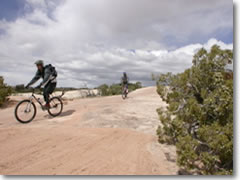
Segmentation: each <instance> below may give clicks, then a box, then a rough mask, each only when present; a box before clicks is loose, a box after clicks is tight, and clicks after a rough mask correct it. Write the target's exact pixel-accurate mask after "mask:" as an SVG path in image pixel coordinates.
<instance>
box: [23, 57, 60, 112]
mask: <svg viewBox="0 0 240 180" xmlns="http://www.w3.org/2000/svg"><path fill="white" fill-rule="evenodd" d="M35 64H36V66H37V72H36V75H35V76H34V77H33V79H32V80H31V81H30V82H29V83H28V84H27V86H26V88H28V87H29V86H31V85H32V84H34V83H35V82H37V81H38V80H39V79H40V78H42V79H43V81H42V82H41V83H40V84H39V85H38V86H37V87H36V88H41V86H44V88H43V97H44V100H45V102H46V104H45V105H44V109H49V108H50V104H49V95H50V94H52V93H53V91H54V89H55V88H56V85H57V72H56V70H55V67H53V66H52V65H51V64H49V65H46V66H44V63H43V60H37V61H36V62H35Z"/></svg>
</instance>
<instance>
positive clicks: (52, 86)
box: [43, 83, 56, 104]
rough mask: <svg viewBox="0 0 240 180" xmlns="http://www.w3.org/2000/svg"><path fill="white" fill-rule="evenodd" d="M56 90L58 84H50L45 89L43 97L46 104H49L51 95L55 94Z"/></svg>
mask: <svg viewBox="0 0 240 180" xmlns="http://www.w3.org/2000/svg"><path fill="white" fill-rule="evenodd" d="M55 88H56V83H48V84H47V85H46V86H45V87H44V89H43V97H44V100H45V102H46V104H49V95H50V94H52V93H53V91H54V89H55Z"/></svg>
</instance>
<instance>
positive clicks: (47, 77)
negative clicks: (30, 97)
mask: <svg viewBox="0 0 240 180" xmlns="http://www.w3.org/2000/svg"><path fill="white" fill-rule="evenodd" d="M44 73H45V74H44V79H43V81H42V82H41V83H40V84H41V86H45V85H46V84H47V83H48V82H49V81H50V80H51V71H50V69H48V68H46V69H45V72H44Z"/></svg>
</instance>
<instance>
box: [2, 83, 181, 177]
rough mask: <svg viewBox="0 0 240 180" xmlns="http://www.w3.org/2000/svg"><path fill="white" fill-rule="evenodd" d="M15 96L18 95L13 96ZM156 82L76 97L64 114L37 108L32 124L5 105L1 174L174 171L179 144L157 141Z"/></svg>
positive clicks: (89, 173) (68, 104)
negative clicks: (117, 93) (120, 93)
mask: <svg viewBox="0 0 240 180" xmlns="http://www.w3.org/2000/svg"><path fill="white" fill-rule="evenodd" d="M14 98H15V99H16V98H17V97H14ZM165 106H166V104H165V103H164V102H162V101H161V99H160V97H159V96H158V94H157V93H156V88H155V87H148V88H143V89H139V90H136V91H134V92H132V93H130V94H129V98H128V99H127V100H122V99H121V97H120V96H111V97H99V98H88V99H75V100H73V101H68V102H67V104H65V105H64V110H63V113H62V115H61V116H59V117H57V118H52V117H50V116H49V115H48V114H47V113H46V112H42V111H41V110H40V109H38V112H37V116H36V118H35V119H34V120H33V121H32V122H31V123H29V124H20V123H18V122H17V121H16V120H15V118H14V113H13V112H14V107H10V108H6V109H1V110H0V174H3V175H10V174H11V175H18V174H31V175H33V174H34V175H40V174H46V175H53V174H57V175H72V174H75V175H173V174H176V173H177V170H178V168H177V166H176V162H175V148H174V147H173V146H166V145H160V144H159V143H158V142H157V136H156V129H157V126H158V124H159V120H158V115H157V113H156V109H157V108H159V107H165Z"/></svg>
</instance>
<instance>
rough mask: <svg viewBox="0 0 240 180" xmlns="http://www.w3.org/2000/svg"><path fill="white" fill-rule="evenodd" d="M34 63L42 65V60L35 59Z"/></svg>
mask: <svg viewBox="0 0 240 180" xmlns="http://www.w3.org/2000/svg"><path fill="white" fill-rule="evenodd" d="M35 64H36V65H43V60H37V61H36V62H35Z"/></svg>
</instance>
